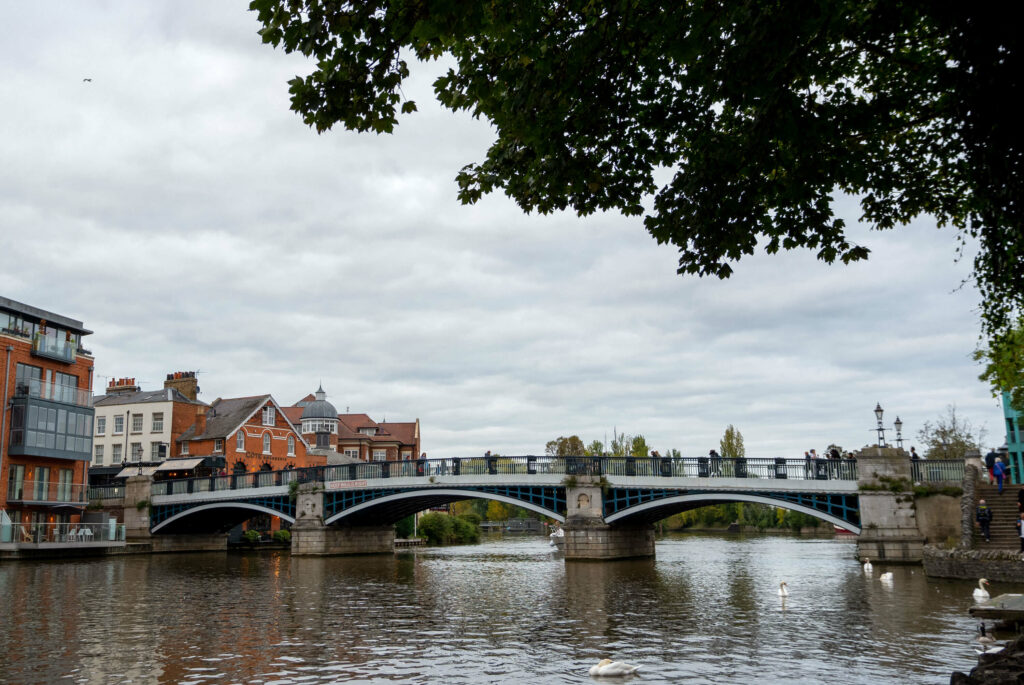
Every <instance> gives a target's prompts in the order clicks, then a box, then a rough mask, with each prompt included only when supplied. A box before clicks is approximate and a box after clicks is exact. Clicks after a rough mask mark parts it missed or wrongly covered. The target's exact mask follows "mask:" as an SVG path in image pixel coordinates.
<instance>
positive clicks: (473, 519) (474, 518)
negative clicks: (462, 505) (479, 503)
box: [459, 511, 484, 526]
mask: <svg viewBox="0 0 1024 685" xmlns="http://www.w3.org/2000/svg"><path fill="white" fill-rule="evenodd" d="M459 518H460V519H462V520H464V521H469V522H470V523H472V524H473V525H474V526H479V525H480V522H481V521H483V520H484V519H483V517H482V516H480V514H478V513H476V512H475V511H467V512H466V513H465V514H459Z"/></svg>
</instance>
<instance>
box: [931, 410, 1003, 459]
mask: <svg viewBox="0 0 1024 685" xmlns="http://www.w3.org/2000/svg"><path fill="white" fill-rule="evenodd" d="M985 433H986V431H985V428H984V427H981V428H977V429H976V428H975V427H974V426H972V425H971V422H970V421H969V420H968V419H964V418H961V417H960V416H957V413H956V406H954V405H949V406H948V407H946V413H945V415H943V416H940V417H939V418H938V419H936V420H935V422H934V423H932V422H930V421H925V423H924V425H923V426H922V427H921V430H920V431H918V433H917V438H918V440H920V441H921V442H922V443H923V446H924V457H925V459H963V458H964V455H965V454H967V453H968V452H971V451H974V450H979V451H980V450H981V445H982V443H983V442H984V440H985Z"/></svg>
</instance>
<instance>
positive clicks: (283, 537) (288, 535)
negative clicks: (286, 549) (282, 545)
mask: <svg viewBox="0 0 1024 685" xmlns="http://www.w3.org/2000/svg"><path fill="white" fill-rule="evenodd" d="M274 541H275V542H291V541H292V532H291V531H290V530H284V529H281V530H275V531H274Z"/></svg>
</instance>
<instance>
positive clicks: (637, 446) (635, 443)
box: [629, 435, 651, 457]
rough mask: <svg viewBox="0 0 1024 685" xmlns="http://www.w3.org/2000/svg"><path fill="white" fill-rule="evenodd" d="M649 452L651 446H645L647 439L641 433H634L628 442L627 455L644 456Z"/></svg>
mask: <svg viewBox="0 0 1024 685" xmlns="http://www.w3.org/2000/svg"><path fill="white" fill-rule="evenodd" d="M650 454H651V448H650V447H648V446H647V440H645V439H644V436H642V435H635V436H633V439H632V440H631V441H630V442H629V456H631V457H646V456H649V455H650Z"/></svg>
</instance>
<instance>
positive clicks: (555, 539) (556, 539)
mask: <svg viewBox="0 0 1024 685" xmlns="http://www.w3.org/2000/svg"><path fill="white" fill-rule="evenodd" d="M548 539H549V540H551V546H552V547H557V548H559V549H562V548H564V547H565V531H564V530H562V528H561V527H559V528H555V529H554V530H553V531H552V532H551V535H549V536H548Z"/></svg>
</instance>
